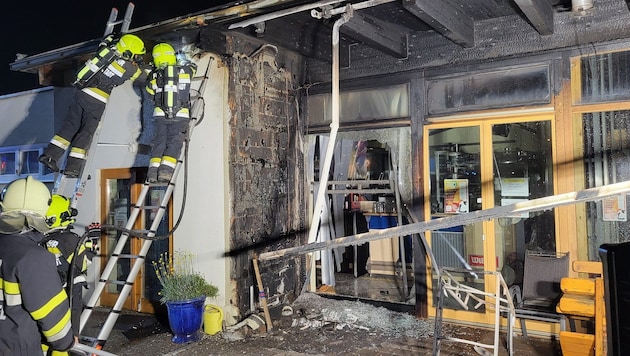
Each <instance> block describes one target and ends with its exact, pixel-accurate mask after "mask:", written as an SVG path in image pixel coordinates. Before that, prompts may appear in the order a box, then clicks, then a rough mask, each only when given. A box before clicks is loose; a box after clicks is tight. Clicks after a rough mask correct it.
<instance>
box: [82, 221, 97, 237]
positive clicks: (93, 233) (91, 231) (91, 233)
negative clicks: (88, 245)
mask: <svg viewBox="0 0 630 356" xmlns="http://www.w3.org/2000/svg"><path fill="white" fill-rule="evenodd" d="M85 231H87V233H88V238H89V239H90V240H97V239H99V238H101V223H98V222H93V223H91V224H90V225H88V226H86V227H85Z"/></svg>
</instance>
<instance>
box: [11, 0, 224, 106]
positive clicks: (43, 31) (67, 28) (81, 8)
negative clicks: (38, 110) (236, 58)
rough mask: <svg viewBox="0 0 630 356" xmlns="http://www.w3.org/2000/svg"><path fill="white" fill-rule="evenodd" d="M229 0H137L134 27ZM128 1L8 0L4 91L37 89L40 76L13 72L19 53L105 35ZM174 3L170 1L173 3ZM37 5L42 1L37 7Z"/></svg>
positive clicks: (48, 48) (66, 44) (53, 47)
mask: <svg viewBox="0 0 630 356" xmlns="http://www.w3.org/2000/svg"><path fill="white" fill-rule="evenodd" d="M228 2H230V1H225V0H207V1H200V0H177V1H173V2H162V1H156V0H153V1H147V0H136V1H134V2H133V3H134V4H135V9H134V13H133V17H132V21H131V26H130V28H131V29H134V28H136V27H141V26H144V25H148V24H151V23H155V22H159V21H164V20H167V19H172V18H175V17H179V16H184V15H188V14H192V13H197V12H200V11H202V10H206V9H210V8H213V7H215V6H218V5H220V4H222V3H228ZM128 3H129V1H118V0H108V1H102V0H100V1H99V0H82V1H76V0H71V1H67V0H66V1H46V2H40V1H37V2H34V1H33V2H31V1H24V0H22V1H20V0H17V1H9V2H5V3H3V20H2V21H0V31H1V32H0V33H2V39H3V40H2V50H1V51H0V65H1V67H0V95H4V94H10V93H15V92H19V91H23V90H30V89H35V88H38V87H39V85H38V84H37V75H35V74H28V73H21V72H14V71H11V70H10V69H9V65H10V64H11V63H13V62H14V61H15V59H16V54H17V53H24V54H28V55H33V54H38V53H42V52H46V51H49V50H54V49H58V48H61V47H65V46H69V45H73V44H76V43H80V42H84V41H89V40H93V39H95V38H101V37H102V36H103V33H104V31H105V24H106V23H107V19H108V18H109V13H110V11H111V9H112V7H116V8H117V9H118V18H119V19H121V18H122V17H123V16H124V14H125V10H126V9H127V4H128ZM169 3H170V5H167V4H169ZM35 4H37V5H35Z"/></svg>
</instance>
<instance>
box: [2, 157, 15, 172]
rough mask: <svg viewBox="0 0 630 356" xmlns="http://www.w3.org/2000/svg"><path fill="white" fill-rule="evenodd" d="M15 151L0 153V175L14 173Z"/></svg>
mask: <svg viewBox="0 0 630 356" xmlns="http://www.w3.org/2000/svg"><path fill="white" fill-rule="evenodd" d="M15 173H16V172H15V152H2V153H0V175H3V176H5V175H11V176H13V175H15Z"/></svg>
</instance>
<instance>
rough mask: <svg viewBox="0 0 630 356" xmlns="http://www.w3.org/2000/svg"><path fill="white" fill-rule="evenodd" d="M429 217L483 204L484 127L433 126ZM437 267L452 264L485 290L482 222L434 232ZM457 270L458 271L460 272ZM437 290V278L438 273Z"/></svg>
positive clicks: (450, 303)
mask: <svg viewBox="0 0 630 356" xmlns="http://www.w3.org/2000/svg"><path fill="white" fill-rule="evenodd" d="M426 137H428V143H429V150H428V152H429V167H430V192H431V193H430V208H431V211H430V218H431V219H439V218H443V217H448V216H453V215H458V214H467V213H469V212H472V211H476V210H481V209H482V202H483V200H482V183H483V180H482V178H483V175H482V166H481V163H482V162H481V130H480V127H479V126H461V127H453V125H449V126H448V127H439V128H434V129H430V130H428V135H427V136H426ZM429 237H430V241H431V249H432V250H433V255H434V256H435V260H436V263H437V265H438V266H440V267H448V268H451V269H453V272H452V273H453V277H454V279H456V280H457V283H462V284H465V285H467V286H469V287H473V288H475V289H480V290H483V289H484V283H485V281H484V275H483V274H481V273H476V272H475V271H483V270H484V263H485V253H484V250H485V239H484V233H483V222H478V223H474V224H470V225H459V226H452V227H449V228H445V229H442V230H436V231H431V232H430V234H429ZM455 270H457V272H455ZM432 284H433V288H434V290H433V295H434V296H436V295H438V294H437V288H438V281H437V275H436V274H433V278H432ZM443 303H444V304H443V306H444V308H445V309H452V310H465V309H468V310H469V311H473V312H476V313H484V311H485V308H484V306H483V305H476V304H477V303H474V300H469V301H468V302H467V303H466V302H464V303H462V301H460V300H457V299H455V298H444V299H443ZM434 304H435V300H434Z"/></svg>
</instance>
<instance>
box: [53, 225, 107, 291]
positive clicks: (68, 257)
mask: <svg viewBox="0 0 630 356" xmlns="http://www.w3.org/2000/svg"><path fill="white" fill-rule="evenodd" d="M71 229H72V225H68V226H64V227H62V228H58V229H52V230H50V231H49V232H48V233H46V237H45V238H44V240H43V241H42V243H41V245H42V246H43V247H45V248H46V249H47V250H48V251H49V252H50V253H52V254H53V255H55V258H56V261H55V263H56V265H57V272H58V273H59V277H60V279H61V282H62V283H63V284H64V286H65V285H66V283H67V282H68V278H69V276H70V273H72V277H73V282H72V284H74V285H87V280H86V273H87V269H88V267H89V266H90V264H91V263H92V258H93V257H94V255H95V250H94V249H95V247H96V245H95V243H94V242H93V241H92V240H89V241H85V242H83V243H82V244H81V246H79V242H80V240H81V237H80V236H79V235H77V234H75V233H74V232H72V230H71ZM75 253H76V256H75ZM71 263H73V269H72V270H71V269H70V264H71Z"/></svg>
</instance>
